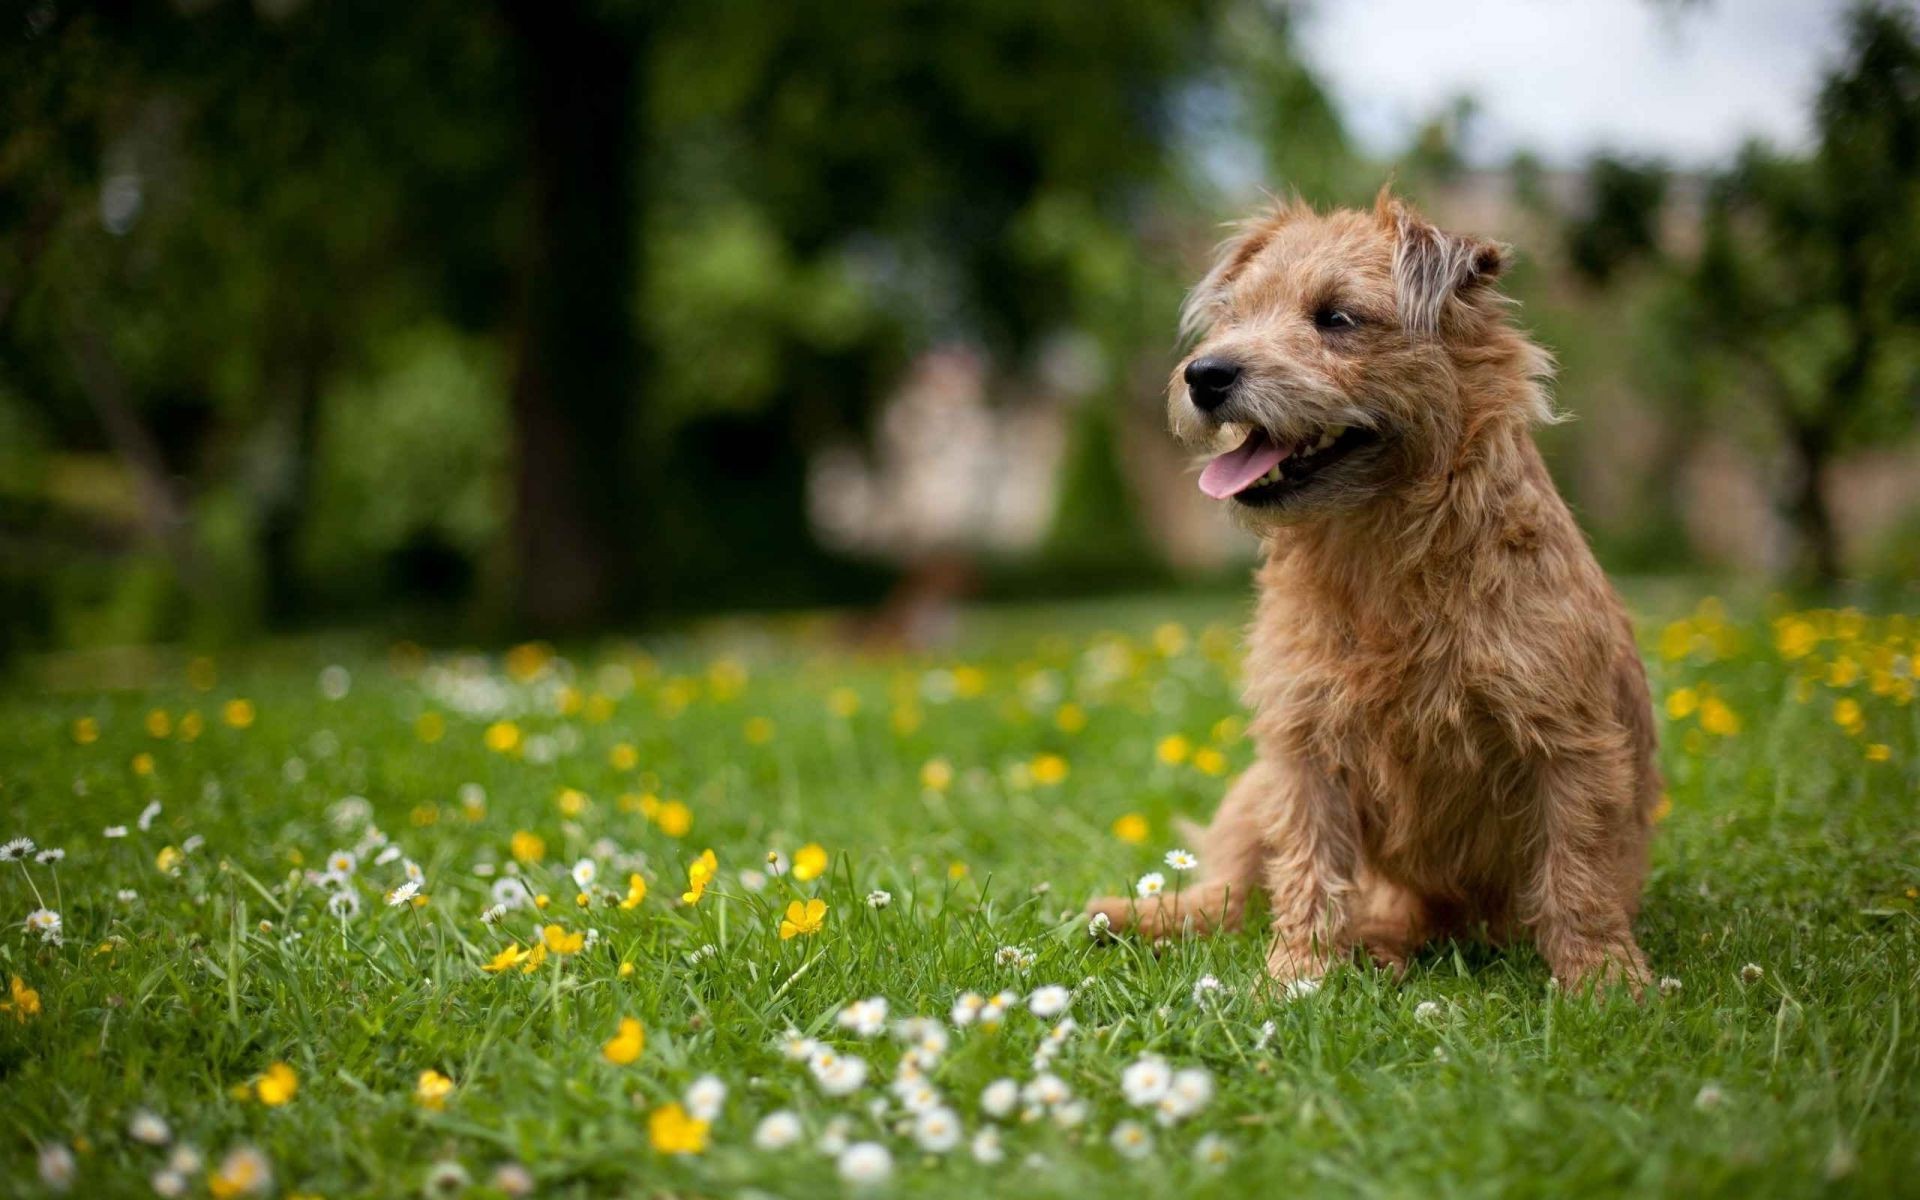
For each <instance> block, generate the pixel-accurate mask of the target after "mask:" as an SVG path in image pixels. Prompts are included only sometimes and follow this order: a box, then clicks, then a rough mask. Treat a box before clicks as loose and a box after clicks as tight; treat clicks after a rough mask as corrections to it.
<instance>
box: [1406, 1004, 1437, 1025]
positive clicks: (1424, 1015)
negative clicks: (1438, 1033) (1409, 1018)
mask: <svg viewBox="0 0 1920 1200" xmlns="http://www.w3.org/2000/svg"><path fill="white" fill-rule="evenodd" d="M1441 1014H1442V1009H1441V1007H1440V1002H1439V1001H1438V1000H1422V1001H1421V1002H1420V1003H1418V1004H1416V1005H1414V1006H1413V1019H1414V1020H1416V1021H1425V1022H1428V1023H1432V1022H1434V1021H1438V1020H1439V1019H1440V1017H1441Z"/></svg>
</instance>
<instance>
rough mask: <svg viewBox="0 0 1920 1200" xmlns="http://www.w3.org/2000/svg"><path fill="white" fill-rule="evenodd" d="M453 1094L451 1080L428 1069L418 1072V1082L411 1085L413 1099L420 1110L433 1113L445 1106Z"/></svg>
mask: <svg viewBox="0 0 1920 1200" xmlns="http://www.w3.org/2000/svg"><path fill="white" fill-rule="evenodd" d="M452 1094H453V1080H451V1079H448V1078H447V1077H446V1076H445V1075H442V1074H441V1073H440V1072H438V1071H435V1070H433V1069H432V1068H428V1069H427V1070H425V1071H422V1072H420V1080H419V1082H418V1083H416V1084H414V1085H413V1098H414V1099H415V1100H416V1101H418V1102H419V1104H420V1107H421V1108H430V1109H433V1110H434V1111H435V1112H438V1111H440V1110H441V1109H443V1108H445V1107H446V1106H447V1097H448V1096H450V1095H452Z"/></svg>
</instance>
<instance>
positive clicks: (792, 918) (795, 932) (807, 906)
mask: <svg viewBox="0 0 1920 1200" xmlns="http://www.w3.org/2000/svg"><path fill="white" fill-rule="evenodd" d="M826 919H827V902H826V901H825V900H822V899H820V898H819V897H818V896H815V897H814V898H813V899H811V900H808V901H807V902H806V903H804V904H803V903H801V902H800V901H798V900H795V901H794V902H793V903H791V904H789V905H787V915H786V916H784V917H782V918H781V919H780V940H781V941H783V942H784V941H786V940H787V939H789V938H796V937H810V936H812V935H813V934H816V933H819V932H820V927H821V926H822V925H823V924H825V923H826Z"/></svg>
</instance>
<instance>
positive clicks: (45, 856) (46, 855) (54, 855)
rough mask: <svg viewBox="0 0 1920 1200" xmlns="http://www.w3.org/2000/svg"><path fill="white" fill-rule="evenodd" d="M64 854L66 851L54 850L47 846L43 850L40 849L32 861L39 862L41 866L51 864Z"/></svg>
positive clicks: (63, 856)
mask: <svg viewBox="0 0 1920 1200" xmlns="http://www.w3.org/2000/svg"><path fill="white" fill-rule="evenodd" d="M66 856H67V852H66V851H65V850H55V849H53V848H52V847H49V848H47V849H45V850H42V851H41V852H40V853H38V854H36V855H34V856H33V861H35V862H37V863H39V864H40V865H41V866H43V867H46V866H52V865H53V864H54V863H57V862H59V861H60V860H61V859H63V858H65V857H66Z"/></svg>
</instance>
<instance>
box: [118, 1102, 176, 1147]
mask: <svg viewBox="0 0 1920 1200" xmlns="http://www.w3.org/2000/svg"><path fill="white" fill-rule="evenodd" d="M127 1136H128V1137H130V1138H132V1139H133V1140H134V1141H136V1142H142V1143H145V1144H146V1145H149V1146H164V1145H166V1144H167V1143H168V1142H170V1141H172V1140H173V1130H172V1129H171V1128H169V1127H168V1125H167V1122H166V1118H164V1117H162V1116H161V1115H160V1114H158V1113H155V1112H150V1111H148V1110H147V1109H144V1108H136V1109H134V1110H133V1115H132V1116H131V1117H129V1118H127Z"/></svg>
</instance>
